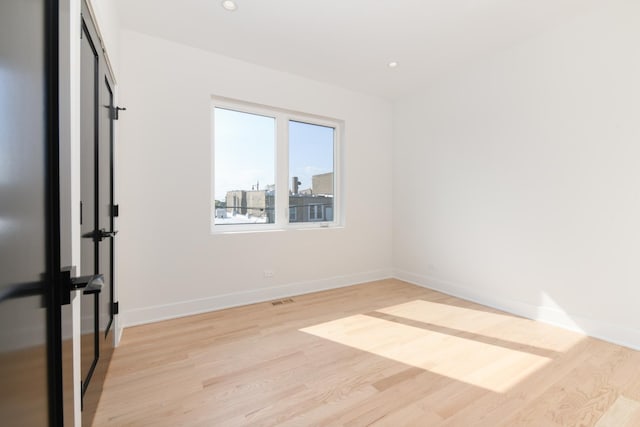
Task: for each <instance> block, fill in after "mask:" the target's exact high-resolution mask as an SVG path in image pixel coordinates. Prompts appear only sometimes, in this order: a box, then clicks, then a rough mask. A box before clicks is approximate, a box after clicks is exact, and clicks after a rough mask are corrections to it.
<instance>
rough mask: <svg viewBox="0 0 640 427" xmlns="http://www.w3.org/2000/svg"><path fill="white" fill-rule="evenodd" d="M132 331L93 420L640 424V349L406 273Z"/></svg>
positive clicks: (546, 426)
mask: <svg viewBox="0 0 640 427" xmlns="http://www.w3.org/2000/svg"><path fill="white" fill-rule="evenodd" d="M293 300H294V301H293V302H292V303H287V304H279V305H273V304H271V303H261V304H254V305H250V306H245V307H239V308H233V309H228V310H222V311H218V312H212V313H207V314H202V315H197V316H191V317H186V318H181V319H175V320H170V321H165V322H160V323H155V324H150V325H144V326H139V327H134V328H128V329H126V330H125V332H124V336H123V340H122V342H121V345H120V347H119V348H117V349H116V350H115V352H114V355H113V359H112V361H111V366H110V368H109V372H108V374H107V379H106V381H105V387H104V392H103V395H102V398H101V401H100V404H99V407H98V411H97V413H96V416H95V420H94V426H300V427H307V426H394V427H398V426H464V427H469V426H487V427H497V426H535V427H557V426H597V427H605V426H616V427H632V426H640V352H637V351H633V350H630V349H627V348H624V347H620V346H617V345H613V344H609V343H606V342H603V341H600V340H596V339H593V338H587V337H585V336H583V335H580V334H577V333H573V332H569V331H566V330H563V329H559V328H555V327H552V326H549V325H545V324H542V323H538V322H534V321H531V320H527V319H522V318H519V317H516V316H512V315H508V314H505V313H502V312H500V311H497V310H493V309H490V308H487V307H484V306H481V305H478V304H473V303H470V302H467V301H463V300H460V299H457V298H453V297H450V296H447V295H443V294H440V293H437V292H434V291H430V290H426V289H423V288H420V287H417V286H413V285H410V284H407V283H404V282H401V281H398V280H391V279H390V280H383V281H378V282H372V283H367V284H362V285H357V286H351V287H347V288H342V289H337V290H332V291H326V292H319V293H315V294H309V295H304V296H299V297H295V298H293Z"/></svg>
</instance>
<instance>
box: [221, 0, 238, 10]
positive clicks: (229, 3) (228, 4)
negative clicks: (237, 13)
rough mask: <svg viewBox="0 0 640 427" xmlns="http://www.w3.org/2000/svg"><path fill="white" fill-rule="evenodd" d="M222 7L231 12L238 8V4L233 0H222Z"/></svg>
mask: <svg viewBox="0 0 640 427" xmlns="http://www.w3.org/2000/svg"><path fill="white" fill-rule="evenodd" d="M222 7H224V8H225V9H227V10H228V11H231V12H233V11H234V10H236V9H237V8H238V5H237V4H236V2H235V1H233V0H224V1H223V2H222Z"/></svg>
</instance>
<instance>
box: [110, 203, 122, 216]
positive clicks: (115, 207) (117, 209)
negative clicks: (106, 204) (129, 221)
mask: <svg viewBox="0 0 640 427" xmlns="http://www.w3.org/2000/svg"><path fill="white" fill-rule="evenodd" d="M111 216H114V217H116V216H120V205H113V206H111Z"/></svg>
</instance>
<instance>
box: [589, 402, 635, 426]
mask: <svg viewBox="0 0 640 427" xmlns="http://www.w3.org/2000/svg"><path fill="white" fill-rule="evenodd" d="M638 425H640V402H638V401H637V400H632V399H628V398H626V397H624V396H619V397H618V398H617V399H616V401H615V402H613V405H611V408H609V410H608V411H607V412H605V414H604V415H603V416H602V418H600V419H599V420H598V422H597V423H596V427H634V426H638Z"/></svg>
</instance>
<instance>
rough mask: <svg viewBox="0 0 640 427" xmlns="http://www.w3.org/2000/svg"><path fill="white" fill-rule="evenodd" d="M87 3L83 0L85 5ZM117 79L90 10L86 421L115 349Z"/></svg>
mask: <svg viewBox="0 0 640 427" xmlns="http://www.w3.org/2000/svg"><path fill="white" fill-rule="evenodd" d="M83 7H84V5H83ZM112 82H113V79H112V77H111V75H110V73H109V70H108V67H107V65H106V61H105V58H104V53H103V51H102V47H101V45H100V40H99V39H98V36H97V32H96V30H95V27H94V25H93V23H92V21H91V18H90V15H89V13H88V11H87V10H86V8H85V9H83V13H82V41H81V86H80V92H81V100H80V102H81V104H80V109H81V117H80V122H81V135H80V136H81V142H80V153H81V159H80V161H81V164H80V173H81V183H80V197H81V215H80V216H81V225H80V227H81V234H82V243H81V274H82V275H92V274H100V275H102V277H103V285H102V286H101V287H90V288H87V289H86V290H84V293H83V297H82V303H81V311H82V315H81V319H82V320H81V328H82V336H81V366H82V368H81V372H82V378H83V380H82V410H83V414H82V420H83V424H84V425H91V423H92V421H93V417H94V415H95V410H96V408H97V404H98V400H99V398H100V394H101V392H102V386H103V382H104V378H105V374H106V370H107V367H108V365H109V361H110V359H111V354H112V352H113V343H114V332H113V328H112V325H113V315H114V312H113V306H114V305H113V255H114V236H115V232H114V230H113V227H114V220H113V214H114V209H113V120H114V112H115V110H114V108H113V107H114V106H113V90H112V88H113V83H112Z"/></svg>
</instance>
